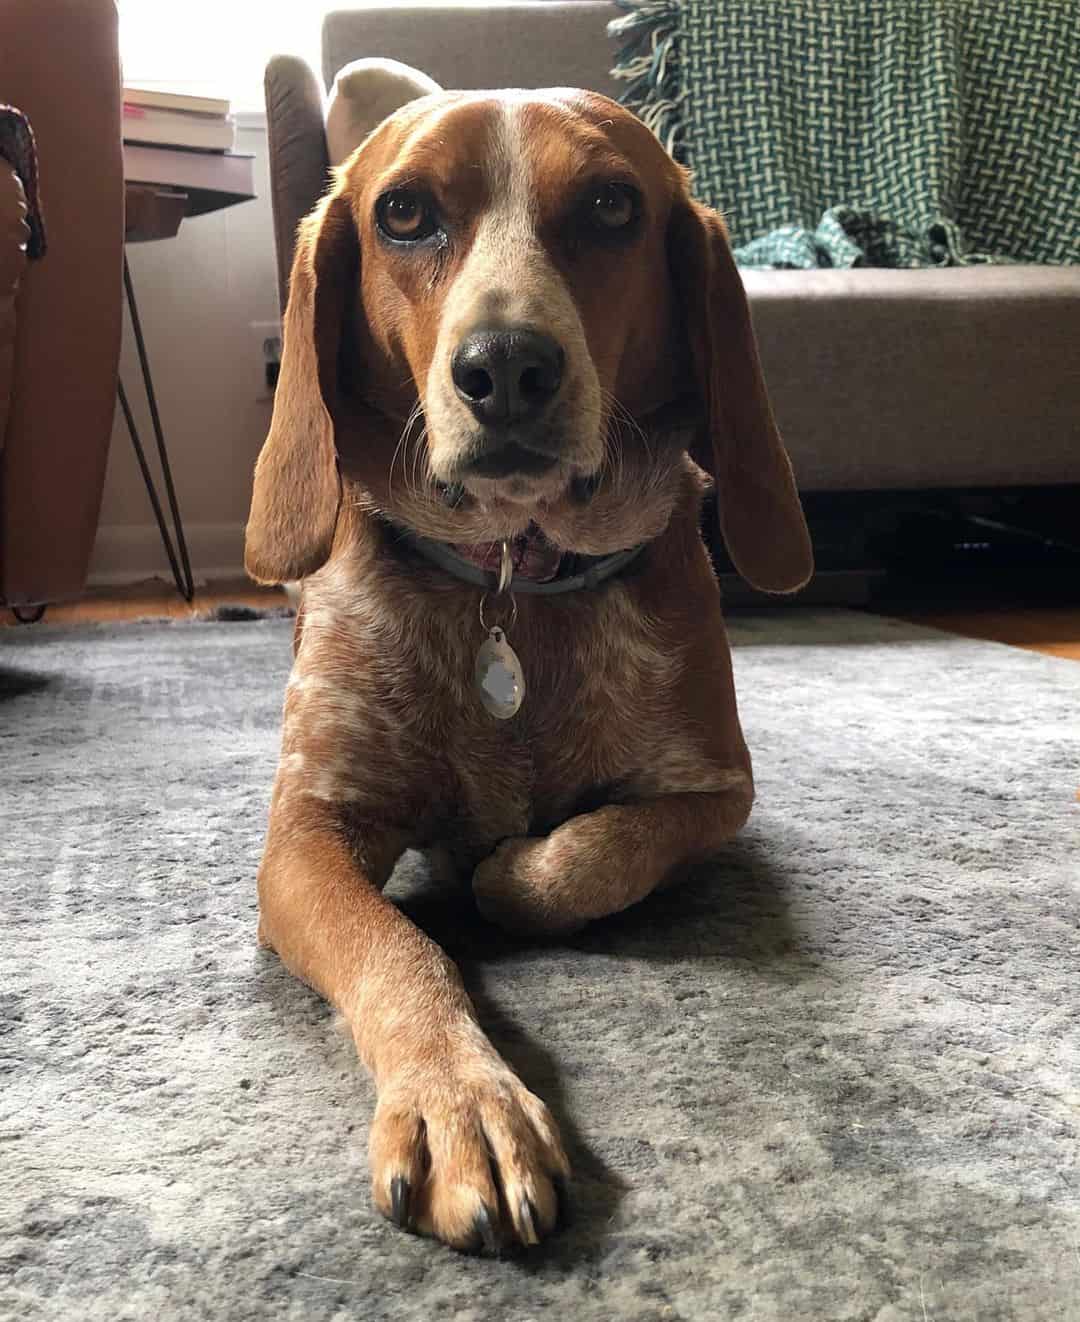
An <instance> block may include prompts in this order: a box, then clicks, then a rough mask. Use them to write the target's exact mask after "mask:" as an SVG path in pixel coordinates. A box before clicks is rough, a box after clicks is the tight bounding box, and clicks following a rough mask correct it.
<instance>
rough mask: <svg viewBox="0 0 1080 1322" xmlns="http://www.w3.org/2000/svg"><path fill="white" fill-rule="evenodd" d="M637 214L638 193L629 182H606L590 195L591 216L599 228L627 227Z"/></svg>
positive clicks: (616, 228)
mask: <svg viewBox="0 0 1080 1322" xmlns="http://www.w3.org/2000/svg"><path fill="white" fill-rule="evenodd" d="M637 214H638V200H637V194H636V193H635V192H634V190H633V189H632V188H630V187H629V186H628V185H627V184H604V185H603V186H602V187H600V188H598V189H597V190H596V191H595V192H594V193H591V194H590V196H589V217H590V219H591V220H592V223H593V224H594V225H595V226H596V227H597V228H598V229H602V230H621V229H625V228H626V226H627V225H629V224H630V223H631V222H632V221H633V220H635V219H636V218H637Z"/></svg>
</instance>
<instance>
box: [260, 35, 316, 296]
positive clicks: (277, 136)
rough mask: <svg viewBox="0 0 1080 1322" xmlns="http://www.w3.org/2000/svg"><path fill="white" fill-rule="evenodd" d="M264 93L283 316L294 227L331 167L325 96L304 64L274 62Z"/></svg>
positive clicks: (290, 59) (284, 58)
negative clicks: (327, 149) (324, 108)
mask: <svg viewBox="0 0 1080 1322" xmlns="http://www.w3.org/2000/svg"><path fill="white" fill-rule="evenodd" d="M264 88H265V92H266V132H267V142H268V146H269V153H270V205H271V209H272V210H273V214H274V244H275V247H276V249H277V265H278V296H279V298H280V301H281V310H282V312H284V310H285V303H286V301H287V299H288V296H289V271H290V270H291V268H292V259H293V248H294V246H295V243H296V227H297V225H299V224H300V222H301V220H303V218H304V217H305V216H306V215H307V213H308V212H309V211H310V210H311V208H312V207H313V206H314V205H315V203H316V202H317V201H318V200H319V198H320V197H321V196H322V195H323V193H324V192H325V191H326V187H327V184H328V183H329V182H330V162H329V159H328V157H327V153H326V126H325V120H324V118H323V104H322V94H321V93H320V91H319V84H318V82H317V81H316V78H315V75H314V74H313V73H312V72H311V70H310V69H309V68H308V66H307V65H306V64H305V63H304V61H303V60H300V59H297V58H296V57H295V56H293V55H276V56H274V58H273V59H272V60H271V61H270V63H269V64H268V65H267V66H266V78H265V82H264Z"/></svg>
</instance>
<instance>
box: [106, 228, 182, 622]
mask: <svg viewBox="0 0 1080 1322" xmlns="http://www.w3.org/2000/svg"><path fill="white" fill-rule="evenodd" d="M124 290H125V292H126V294H127V302H128V310H129V311H130V313H131V326H132V329H133V330H134V332H135V347H136V349H137V350H138V354H139V366H140V367H141V368H142V379H143V389H144V390H145V391H146V402H147V403H148V404H149V406H150V421H151V423H152V425H153V428H154V439H155V441H156V442H157V452H158V458H159V459H160V461H161V474H162V477H163V478H164V479H165V494H166V496H167V498H168V501H169V511H170V513H171V514H172V524H173V530H174V532H175V535H176V546H175V549H174V547H173V539H172V537H170V535H169V529H168V527H167V526H166V523H165V515H164V512H163V510H162V508H161V501H160V500H159V499H158V494H157V491H156V489H155V487H154V478H153V475H152V474H151V472H150V469H149V466H148V465H147V462H146V455H145V453H144V451H143V447H142V442H141V440H140V439H139V432H138V428H137V427H136V426H135V418H134V416H133V415H132V412H131V406H130V405H129V404H128V399H127V392H126V391H125V390H124V383H123V382H122V381H120V380H117V383H116V390H117V395H118V396H119V399H120V407H121V409H122V410H123V413H124V421H125V422H126V423H127V429H128V432H129V433H130V435H131V444H132V445H133V446H134V447H135V457H136V459H138V461H139V468H140V470H141V472H142V476H143V482H144V483H145V484H146V493H147V495H148V496H149V497H150V504H151V506H152V507H153V510H154V518H155V519H157V525H158V530H159V531H160V533H161V541H162V544H163V545H164V547H165V554H166V555H167V556H168V557H169V564H170V566H171V567H172V575H173V580H174V582H175V583H176V590H177V591H178V592H179V593H180V595H181V596H182V597H183V598H184V600H185V601H191V600H192V599H193V598H194V596H195V583H194V580H193V578H192V576H191V559H190V557H189V556H188V548H187V541H186V539H185V537H184V524H183V520H182V519H181V517H180V506H179V504H178V502H177V499H176V488H175V487H174V486H173V479H172V469H171V468H170V467H169V452H168V450H167V449H166V448H165V436H164V433H163V432H162V430H161V417H160V415H159V414H158V406H157V397H156V396H155V394H154V380H153V377H152V376H151V373H150V362H149V359H148V358H147V356H146V344H145V342H144V340H143V333H142V325H141V323H140V322H139V307H138V304H137V303H136V302H135V287H134V285H133V284H132V282H131V271H130V270H129V269H128V260H127V253H125V254H124Z"/></svg>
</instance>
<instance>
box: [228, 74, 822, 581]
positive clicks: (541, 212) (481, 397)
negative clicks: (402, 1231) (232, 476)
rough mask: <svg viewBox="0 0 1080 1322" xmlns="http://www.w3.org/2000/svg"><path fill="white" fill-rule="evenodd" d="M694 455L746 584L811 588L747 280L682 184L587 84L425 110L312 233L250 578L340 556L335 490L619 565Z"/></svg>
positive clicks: (375, 156) (395, 129) (332, 198)
mask: <svg viewBox="0 0 1080 1322" xmlns="http://www.w3.org/2000/svg"><path fill="white" fill-rule="evenodd" d="M688 419H689V421H688ZM687 447H689V448H690V450H691V452H692V453H693V455H694V457H695V458H696V459H697V460H698V461H699V462H700V463H701V464H702V465H703V466H704V467H706V468H708V469H709V470H710V471H711V472H712V474H713V476H714V477H715V479H716V484H717V497H718V500H719V503H720V517H721V526H722V528H723V531H724V537H725V541H726V543H727V546H728V549H729V551H730V553H731V556H732V558H733V560H734V561H735V564H736V565H737V567H738V568H739V570H740V572H741V573H742V574H743V575H744V577H746V578H747V579H748V580H749V581H750V582H752V583H754V584H756V585H758V586H760V587H763V588H766V589H769V590H773V591H787V590H791V589H794V588H796V587H798V586H800V585H801V584H802V583H803V582H805V580H806V578H807V577H808V575H809V573H810V569H811V556H810V547H809V539H808V536H807V532H806V526H805V523H804V521H803V517H802V511H801V508H800V505H799V500H798V496H797V494H796V491H795V486H794V482H793V479H792V475H791V468H790V464H789V463H788V459H787V455H786V453H785V451H784V448H783V445H782V443H781V440H780V437H779V435H778V433H777V430H776V426H775V423H774V421H773V418H772V414H771V411H770V408H769V404H768V399H767V397H766V394H765V388H764V385H763V382H762V377H761V370H760V367H759V364H758V357H757V351H756V346H755V343H754V337H753V332H752V329H751V325H750V316H749V311H748V308H747V304H746V299H745V295H744V293H743V289H742V283H741V281H740V279H739V275H738V272H737V270H736V268H735V265H734V262H733V260H732V257H731V253H730V250H729V247H728V243H727V239H726V235H725V231H724V226H723V222H722V221H721V219H720V217H719V216H718V215H717V214H716V213H715V212H712V211H710V210H708V209H707V208H705V207H703V206H701V205H700V204H698V203H696V202H694V201H693V200H692V199H691V197H690V195H689V192H688V187H687V177H686V174H685V172H684V171H683V170H682V169H681V168H680V167H679V166H677V165H676V164H675V163H674V162H673V161H672V160H671V159H670V158H669V157H668V156H667V154H666V153H665V152H664V151H663V149H662V148H661V147H660V145H659V143H658V142H657V141H656V139H655V138H654V137H653V135H652V134H651V132H650V131H649V130H648V129H647V128H646V127H645V126H644V125H643V124H642V123H641V121H640V120H638V119H637V118H636V117H635V116H633V115H631V114H630V113H628V112H627V111H626V110H624V109H623V108H622V107H620V106H619V105H617V104H616V103H615V102H613V101H610V100H608V99H607V98H606V97H602V96H598V95H596V94H594V93H590V92H577V91H567V90H556V91H547V92H480V93H461V92H452V93H439V94H437V95H432V96H426V97H423V98H421V99H420V100H417V101H414V102H412V103H410V104H409V105H407V106H405V107H403V108H402V109H401V110H399V111H397V112H396V113H394V114H393V115H391V116H390V117H389V118H388V119H387V120H385V121H384V122H383V123H382V124H381V125H380V126H379V128H377V129H376V130H375V132H374V133H372V134H371V135H370V136H369V137H368V138H367V140H366V141H365V142H364V143H363V144H362V146H361V147H360V148H359V149H358V150H357V151H356V152H354V154H353V155H352V156H351V157H350V158H349V160H348V161H347V162H346V163H345V165H344V166H343V167H342V168H341V169H340V170H339V171H338V172H337V175H336V180H335V183H334V186H333V188H332V189H331V191H330V192H329V194H328V195H327V196H326V197H325V198H324V199H323V200H322V201H321V202H320V204H319V206H318V207H317V208H316V210H315V211H314V212H313V213H312V215H311V216H310V217H308V219H307V220H306V221H305V222H304V223H303V225H302V227H301V230H300V233H299V238H298V243H297V250H296V257H295V261H294V264H293V270H292V277H291V284H290V293H289V304H288V310H287V313H286V320H285V343H284V356H283V359H282V365H281V374H280V377H279V381H278V386H277V392H276V399H275V404H274V416H273V421H272V424H271V428H270V433H269V436H268V437H267V440H266V444H265V446H264V448H263V452H262V454H261V456H260V458H259V463H258V466H257V468H256V475H255V491H254V498H253V502H252V510H251V518H250V520H249V524H248V530H247V554H246V561H247V567H248V571H249V573H251V574H252V575H253V576H254V577H255V578H258V579H262V580H264V581H273V582H278V581H281V580H283V579H288V578H298V577H302V576H304V575H306V574H309V573H312V572H313V571H314V570H315V569H317V568H318V567H319V566H320V565H321V564H322V563H323V562H324V561H325V560H326V559H327V558H328V556H329V554H330V551H331V549H332V546H333V543H334V535H335V529H336V527H337V526H338V523H339V507H340V503H341V490H342V475H344V477H345V478H346V479H347V480H348V481H349V482H350V484H354V485H355V486H356V487H359V488H360V489H361V490H363V491H364V492H366V493H368V496H369V497H370V501H371V504H372V505H373V506H374V507H376V508H380V509H382V510H384V511H386V512H387V513H388V514H390V515H391V516H392V517H394V518H396V519H397V520H399V521H400V522H403V523H405V524H406V525H408V526H410V527H412V528H414V529H415V530H417V531H419V532H422V533H424V534H426V535H428V536H432V537H436V538H439V539H441V540H446V541H453V542H459V543H476V542H480V541H483V540H495V539H499V538H503V537H510V536H513V535H514V534H516V533H518V532H520V531H522V530H523V529H524V528H525V527H527V526H528V525H529V524H530V523H536V524H538V525H539V526H540V527H541V528H542V529H543V530H544V531H545V533H547V534H548V536H549V537H550V538H551V540H553V541H554V542H556V544H558V545H561V546H563V547H564V548H566V549H570V550H576V551H584V552H592V553H602V552H606V551H610V550H616V549H620V548H622V547H625V546H628V545H632V544H634V543H635V542H637V541H640V540H643V539H644V538H646V537H649V536H654V535H656V534H657V533H659V532H660V531H661V530H662V528H663V527H664V525H665V523H666V521H667V519H668V517H669V516H670V513H671V508H672V505H673V503H674V500H675V499H676V495H677V490H678V486H679V481H680V477H679V473H680V466H681V465H680V455H681V453H682V451H683V449H685V448H687Z"/></svg>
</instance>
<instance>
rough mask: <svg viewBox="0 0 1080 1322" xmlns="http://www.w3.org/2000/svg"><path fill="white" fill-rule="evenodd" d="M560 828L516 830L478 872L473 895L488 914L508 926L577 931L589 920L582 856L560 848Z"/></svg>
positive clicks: (511, 929)
mask: <svg viewBox="0 0 1080 1322" xmlns="http://www.w3.org/2000/svg"><path fill="white" fill-rule="evenodd" d="M557 836H558V833H556V834H555V835H550V836H542V837H537V836H515V837H511V838H510V839H509V840H504V841H503V842H502V844H501V845H499V847H498V848H497V849H496V850H495V852H494V853H493V854H492V855H490V857H488V858H486V859H484V861H483V862H482V863H481V864H480V865H479V866H478V867H477V869H476V871H475V872H474V873H473V881H472V886H473V895H474V896H475V897H476V905H477V908H478V909H479V910H480V912H481V913H482V914H483V915H484V917H485V918H486V919H487V920H488V921H489V922H492V923H496V924H497V925H498V926H499V927H502V928H505V929H506V930H507V931H509V932H542V933H547V934H554V933H556V932H572V931H574V930H575V929H576V928H579V927H581V926H582V925H583V924H584V922H585V921H586V919H585V917H584V916H582V915H581V914H580V913H579V912H578V903H579V901H580V900H581V899H582V898H583V895H582V892H583V889H587V887H583V885H582V882H583V880H584V878H582V877H580V876H579V871H580V869H579V866H578V864H579V859H578V858H577V857H575V856H574V853H573V852H572V851H569V850H567V849H563V848H560V847H559V846H560V843H561V842H560V840H559V839H557Z"/></svg>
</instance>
